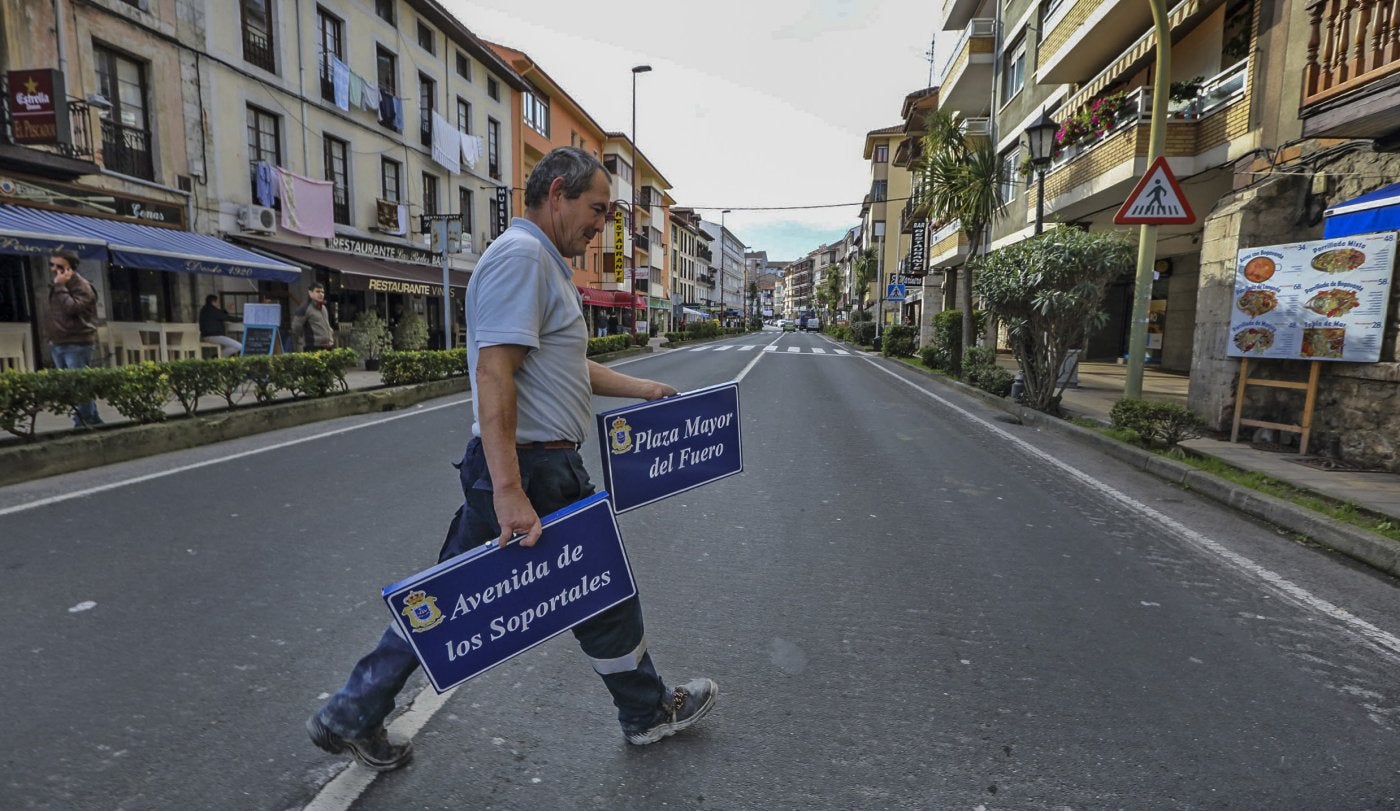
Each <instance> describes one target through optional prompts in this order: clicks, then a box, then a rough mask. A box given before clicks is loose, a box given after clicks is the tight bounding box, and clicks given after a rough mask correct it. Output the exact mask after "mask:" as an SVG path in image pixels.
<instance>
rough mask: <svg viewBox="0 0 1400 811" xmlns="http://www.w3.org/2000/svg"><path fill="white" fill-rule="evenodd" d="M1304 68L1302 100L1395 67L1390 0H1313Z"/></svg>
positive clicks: (1399, 55)
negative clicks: (1310, 31) (1310, 28)
mask: <svg viewBox="0 0 1400 811" xmlns="http://www.w3.org/2000/svg"><path fill="white" fill-rule="evenodd" d="M1306 8H1307V11H1308V17H1309V21H1310V25H1311V26H1312V33H1311V36H1310V37H1309V38H1308V56H1307V61H1306V63H1305V64H1304V67H1303V105H1304V106H1307V105H1309V104H1313V103H1315V102H1318V101H1321V100H1323V99H1326V98H1328V97H1330V96H1335V95H1337V94H1339V93H1343V92H1345V91H1347V90H1350V89H1352V88H1355V87H1359V86H1362V85H1365V84H1367V83H1369V82H1372V81H1375V80H1376V79H1379V78H1380V77H1381V76H1385V75H1388V74H1390V73H1391V72H1393V71H1394V70H1396V68H1397V66H1400V39H1398V38H1397V31H1396V26H1397V20H1396V19H1395V14H1396V12H1395V4H1394V3H1392V2H1390V0H1384V2H1382V0H1312V2H1310V3H1308V5H1307V6H1306Z"/></svg>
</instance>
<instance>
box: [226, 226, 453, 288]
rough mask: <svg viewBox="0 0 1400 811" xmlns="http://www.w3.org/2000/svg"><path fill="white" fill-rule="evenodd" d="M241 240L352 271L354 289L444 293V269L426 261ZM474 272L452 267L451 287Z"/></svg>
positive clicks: (299, 259) (349, 283)
mask: <svg viewBox="0 0 1400 811" xmlns="http://www.w3.org/2000/svg"><path fill="white" fill-rule="evenodd" d="M240 241H242V242H244V243H245V244H247V245H249V246H251V247H253V248H256V249H258V250H259V251H267V252H268V253H273V254H277V255H278V256H285V257H287V258H288V259H290V260H292V261H293V262H302V263H304V264H307V265H315V266H317V267H323V268H327V269H329V270H338V271H340V272H341V273H343V274H349V275H350V276H351V277H354V280H353V281H352V280H351V279H346V278H344V277H342V282H343V283H344V284H345V286H346V287H349V288H351V289H355V290H373V291H375V292H380V293H404V294H407V295H411V296H441V295H442V269H441V268H434V267H429V266H427V265H412V264H409V263H407V262H396V261H394V260H392V259H376V258H373V257H368V256H359V255H357V254H353V253H345V252H344V251H331V250H326V249H324V248H312V247H309V246H306V245H285V244H283V243H281V242H273V241H271V240H266V239H247V238H240ZM470 278H471V274H470V273H467V272H466V271H461V270H449V271H448V281H449V283H450V284H451V286H452V287H461V288H465V287H466V286H467V280H468V279H470Z"/></svg>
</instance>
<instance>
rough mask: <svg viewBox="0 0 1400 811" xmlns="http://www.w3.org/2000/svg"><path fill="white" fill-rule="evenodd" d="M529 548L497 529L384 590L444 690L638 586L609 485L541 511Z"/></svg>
mask: <svg viewBox="0 0 1400 811" xmlns="http://www.w3.org/2000/svg"><path fill="white" fill-rule="evenodd" d="M541 523H542V524H543V526H544V533H543V534H541V535H540V539H539V542H538V543H536V544H535V545H534V546H532V547H529V548H526V547H523V546H521V545H520V544H519V543H518V542H515V541H512V542H511V543H510V544H508V545H506V547H505V548H501V547H499V546H498V545H497V544H496V541H495V540H494V539H493V540H491V541H490V542H488V543H486V544H483V545H482V546H478V547H477V548H475V549H470V550H468V551H466V552H463V553H462V554H460V555H458V556H457V557H455V558H451V559H449V560H445V561H443V562H442V563H439V564H438V565H436V566H434V567H432V568H430V569H426V570H424V571H422V572H419V573H418V574H416V575H413V576H412V577H409V578H407V579H405V580H401V581H399V582H397V583H395V584H393V585H392V586H385V587H384V590H383V597H384V602H385V603H387V604H388V606H389V612H390V613H391V614H393V615H394V622H395V624H396V625H397V626H398V630H399V632H400V635H401V636H403V638H404V639H406V640H408V644H409V645H410V646H412V648H413V652H414V654H415V655H416V656H417V657H418V662H419V663H420V664H422V665H423V672H424V673H426V674H428V680H429V681H430V682H432V685H433V689H434V690H437V691H438V692H439V693H442V692H446V691H447V690H450V689H451V688H453V687H456V686H457V685H459V684H461V683H462V682H464V681H466V680H467V679H470V678H472V677H473V676H477V675H480V674H482V673H485V672H486V671H487V670H490V669H491V668H493V667H495V666H496V665H498V664H500V663H501V662H504V661H506V660H508V659H511V658H514V657H516V656H519V655H520V654H522V653H524V652H525V651H527V650H529V649H530V648H533V647H535V646H536V645H539V644H540V643H542V642H545V641H547V640H549V639H551V638H553V637H555V636H558V635H559V634H561V633H563V632H565V631H567V630H569V629H570V628H572V627H574V626H575V625H578V624H579V623H580V622H583V621H584V620H587V619H590V618H592V617H595V616H597V615H598V614H601V613H602V612H604V611H606V610H608V609H609V608H612V607H613V606H615V605H617V604H618V603H621V602H623V601H624V600H627V599H629V598H631V597H632V596H634V595H635V594H636V593H637V587H636V585H635V583H634V582H633V580H632V567H631V566H630V565H629V564H628V562H627V551H626V550H625V549H623V548H622V536H621V534H620V533H619V532H618V529H617V520H616V518H615V516H614V515H613V511H612V505H611V504H610V502H609V501H608V494H607V493H598V494H596V495H593V496H590V497H588V498H586V499H584V500H583V501H580V502H578V503H576V504H571V505H569V506H568V507H565V508H564V509H562V510H559V511H558V512H554V513H550V514H549V515H547V516H545V517H544V518H542V519H541Z"/></svg>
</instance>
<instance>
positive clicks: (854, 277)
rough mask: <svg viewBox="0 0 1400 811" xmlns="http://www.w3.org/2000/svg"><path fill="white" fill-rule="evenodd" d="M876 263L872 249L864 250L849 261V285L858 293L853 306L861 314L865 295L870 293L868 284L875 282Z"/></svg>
mask: <svg viewBox="0 0 1400 811" xmlns="http://www.w3.org/2000/svg"><path fill="white" fill-rule="evenodd" d="M878 262H879V257H878V256H877V255H876V253H875V249H874V248H866V249H865V250H863V251H861V252H860V253H858V254H856V258H855V259H854V260H852V261H851V283H852V285H853V286H854V287H855V289H856V290H857V291H858V292H857V294H856V295H857V297H856V300H855V306H856V309H858V310H860V311H861V312H864V311H865V295H866V293H869V292H870V283H871V282H873V281H875V269H876V267H877V263H878Z"/></svg>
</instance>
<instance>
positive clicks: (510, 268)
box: [306, 147, 719, 771]
mask: <svg viewBox="0 0 1400 811" xmlns="http://www.w3.org/2000/svg"><path fill="white" fill-rule="evenodd" d="M609 180H610V178H609V175H608V173H607V171H606V170H605V169H604V168H603V166H602V164H601V163H599V162H598V160H597V159H596V158H594V157H593V156H591V155H589V154H588V153H586V152H584V151H582V150H580V149H576V148H573V147H560V148H558V149H555V150H553V151H551V152H550V153H549V154H548V155H546V156H545V157H544V158H543V159H542V160H540V162H539V163H538V164H536V165H535V168H534V170H533V171H532V172H531V173H530V177H529V179H528V180H527V181H526V185H525V207H526V211H525V216H524V217H523V218H517V219H515V220H513V221H512V222H511V225H510V228H508V229H507V230H506V231H505V232H504V233H503V234H501V236H500V237H499V238H498V239H497V240H496V241H495V242H493V243H491V247H490V248H488V249H487V251H486V253H484V254H483V255H482V257H481V261H480V262H478V263H477V266H476V272H475V273H473V274H472V279H471V282H470V283H469V284H468V286H467V302H466V307H467V364H468V367H469V371H470V374H471V387H472V391H473V392H474V396H473V399H472V412H473V416H474V417H475V423H474V424H473V425H472V433H473V434H474V437H473V438H472V440H471V441H470V442H468V443H467V450H466V455H465V456H464V457H463V459H462V462H461V465H460V468H461V480H462V490H463V493H464V495H465V497H466V502H465V503H464V504H463V505H462V507H461V509H459V510H458V512H457V515H456V516H455V517H454V518H453V521H452V525H451V527H450V528H449V529H448V535H447V540H446V541H445V542H444V544H443V547H442V551H441V552H440V553H439V556H438V560H439V561H441V560H446V559H448V558H451V557H455V556H456V555H458V554H461V553H462V552H464V551H467V550H469V549H471V548H473V547H475V546H478V545H480V544H483V543H486V542H487V541H490V540H492V539H497V540H498V542H499V543H500V544H501V545H502V546H504V545H505V544H506V543H507V542H508V541H509V540H510V539H511V538H512V537H513V536H515V535H517V534H518V535H523V536H524V537H523V538H522V540H521V541H520V544H521V545H522V546H526V547H529V546H533V545H534V544H535V542H536V541H537V540H538V539H539V537H540V533H541V525H540V518H539V517H540V516H541V515H544V514H548V513H551V512H554V511H555V510H558V509H561V508H563V507H566V506H568V505H570V504H572V503H574V502H576V501H578V500H580V499H582V498H584V497H586V496H588V495H589V494H591V493H592V492H593V485H592V484H591V483H590V482H589V480H588V474H587V472H586V471H585V470H584V467H583V460H582V458H580V456H579V453H578V448H579V446H580V445H582V444H583V441H584V439H585V437H586V434H587V430H588V424H589V422H590V418H591V416H592V415H591V413H590V409H591V407H592V395H593V394H599V395H603V396H606V397H635V398H640V399H644V400H656V399H659V398H661V397H668V396H671V395H674V394H676V390H675V389H674V388H673V387H671V386H669V385H666V384H665V383H660V382H657V381H654V380H645V379H642V378H636V377H630V376H628V375H624V374H622V373H620V372H617V371H614V370H612V369H609V368H607V367H606V366H602V365H600V364H598V363H594V362H593V361H590V360H588V359H587V348H588V329H587V326H586V325H585V322H584V317H583V309H582V305H581V304H580V301H579V296H578V291H577V289H576V287H575V286H574V284H573V281H572V276H573V272H572V270H571V269H570V267H569V264H568V262H567V261H565V260H566V258H570V257H576V256H581V255H582V254H583V253H584V252H585V251H586V250H587V248H588V245H589V243H590V242H591V241H592V240H593V237H594V235H596V234H597V233H598V232H600V231H601V230H603V227H604V226H605V225H606V223H607V216H608V214H609V212H610V208H611V206H610V203H609V194H608V189H609ZM545 554H548V553H545ZM573 632H574V636H575V638H577V639H578V641H579V645H580V646H581V647H582V648H583V652H584V653H585V654H586V655H587V656H588V657H589V659H590V660H591V661H592V663H593V669H594V670H596V671H597V672H598V674H599V675H600V676H602V678H603V683H604V684H605V685H606V686H607V688H608V691H609V692H611V693H612V697H613V703H614V704H615V705H616V706H617V710H618V720H619V721H620V722H621V724H622V731H623V736H624V738H625V739H626V741H627V742H628V743H630V744H634V745H644V744H649V743H655V742H656V741H659V740H661V739H662V738H665V737H667V736H669V735H672V734H674V733H676V732H679V731H681V730H683V729H685V728H687V727H689V726H690V725H692V724H694V723H695V722H696V721H699V720H700V719H701V718H702V717H704V716H705V715H706V714H707V713H708V712H709V711H710V710H711V709H712V708H713V707H714V703H715V698H716V696H717V695H718V693H719V688H718V686H716V684H715V683H714V682H713V681H711V680H710V679H706V678H699V679H692V680H691V681H688V682H686V683H685V684H683V685H681V686H679V687H676V688H675V689H671V690H668V689H667V688H666V686H665V683H664V682H663V681H662V680H661V677H660V676H659V675H658V674H657V672H656V668H655V667H654V666H653V664H652V661H651V655H650V654H649V653H648V652H647V645H646V639H645V635H644V633H643V623H642V607H641V603H640V602H639V601H638V599H637V598H636V597H633V598H631V599H628V600H626V601H625V602H622V603H620V604H618V605H617V606H614V607H613V608H611V609H608V610H607V611H605V612H603V613H602V614H599V615H598V616H596V617H593V618H592V619H589V620H586V621H584V622H582V623H579V624H578V625H576V626H575V627H574V629H573ZM416 667H418V660H417V659H416V658H415V656H414V654H413V650H412V648H411V647H410V646H409V644H408V643H407V642H406V641H404V639H403V638H402V637H401V636H399V635H398V633H397V632H396V630H395V628H394V627H392V626H391V627H390V628H389V629H388V630H386V631H385V632H384V635H383V636H382V637H381V638H380V640H379V644H378V646H377V647H375V649H374V650H373V651H371V652H370V653H369V654H367V655H366V656H365V657H364V658H362V659H361V660H360V661H359V662H358V663H357V664H356V665H355V668H354V670H353V671H351V674H350V677H349V679H348V680H347V681H346V683H345V686H344V687H342V688H341V689H340V691H339V692H337V693H336V694H335V695H334V696H332V697H331V698H330V699H329V700H328V701H327V702H326V703H325V705H324V706H322V707H321V709H320V710H318V711H317V712H316V713H315V714H314V715H312V716H311V718H310V719H309V720H308V721H307V723H306V726H307V731H308V732H309V733H310V735H311V740H312V741H313V742H314V743H315V744H316V745H317V746H319V747H320V748H322V749H324V750H326V751H328V752H331V753H339V752H343V751H345V750H347V749H348V750H349V751H350V753H351V754H352V755H353V756H354V757H355V759H356V760H358V761H359V762H360V763H362V764H363V765H365V766H367V767H369V768H371V769H375V770H377V771H388V770H391V769H397V768H399V767H400V766H402V765H404V764H405V763H407V762H408V760H409V757H410V755H411V744H410V743H409V742H405V743H401V744H395V743H391V742H390V741H389V739H388V736H387V734H386V733H385V730H384V725H383V724H384V719H385V718H386V717H387V716H388V714H389V713H390V711H392V710H393V708H394V698H395V696H396V695H397V694H398V692H399V691H400V690H401V689H403V685H404V683H405V682H406V681H407V679H408V677H409V675H410V674H411V673H412V672H413V670H414V669H415V668H416Z"/></svg>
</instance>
